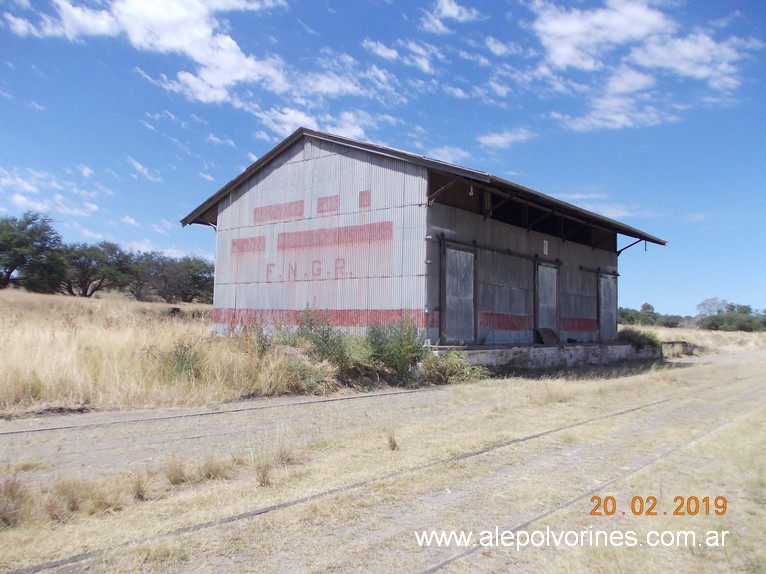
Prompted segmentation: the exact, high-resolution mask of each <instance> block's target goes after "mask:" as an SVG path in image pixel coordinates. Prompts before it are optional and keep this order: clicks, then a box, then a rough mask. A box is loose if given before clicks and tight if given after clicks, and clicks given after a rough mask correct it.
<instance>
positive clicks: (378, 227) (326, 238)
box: [277, 221, 394, 251]
mask: <svg viewBox="0 0 766 574" xmlns="http://www.w3.org/2000/svg"><path fill="white" fill-rule="evenodd" d="M393 238H394V222H393V221H381V222H380V223H368V224H365V225H349V226H345V227H335V228H332V227H324V228H320V229H311V230H308V231H291V232H285V233H280V234H279V235H278V236H277V250H279V251H285V250H287V249H315V248H319V247H327V246H331V245H342V244H353V243H374V242H377V241H391V240H392V239H393Z"/></svg>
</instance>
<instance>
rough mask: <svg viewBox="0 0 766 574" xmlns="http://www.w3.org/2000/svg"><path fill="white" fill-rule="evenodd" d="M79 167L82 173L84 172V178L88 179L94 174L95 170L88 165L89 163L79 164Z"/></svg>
mask: <svg viewBox="0 0 766 574" xmlns="http://www.w3.org/2000/svg"><path fill="white" fill-rule="evenodd" d="M77 169H78V170H79V171H80V173H81V174H82V176H83V177H84V178H86V179H88V178H89V177H90V176H92V175H93V170H92V169H91V168H90V167H88V166H87V165H84V164H79V165H78V166H77Z"/></svg>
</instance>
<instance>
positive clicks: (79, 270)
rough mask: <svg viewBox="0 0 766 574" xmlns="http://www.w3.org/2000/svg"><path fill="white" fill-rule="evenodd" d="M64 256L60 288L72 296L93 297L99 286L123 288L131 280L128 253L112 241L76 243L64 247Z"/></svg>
mask: <svg viewBox="0 0 766 574" xmlns="http://www.w3.org/2000/svg"><path fill="white" fill-rule="evenodd" d="M64 255H65V257H66V261H67V273H66V278H65V279H64V282H63V290H64V291H66V292H67V293H69V294H70V295H72V296H78V295H79V296H80V297H92V296H93V294H94V293H96V292H98V291H101V290H102V289H123V288H125V287H126V286H127V285H129V283H130V274H129V266H130V259H129V255H128V254H127V253H126V252H125V251H123V249H122V248H121V247H120V246H119V245H117V244H115V243H110V242H107V241H102V242H101V243H99V244H97V245H88V244H87V243H75V244H72V245H67V246H66V247H65V248H64Z"/></svg>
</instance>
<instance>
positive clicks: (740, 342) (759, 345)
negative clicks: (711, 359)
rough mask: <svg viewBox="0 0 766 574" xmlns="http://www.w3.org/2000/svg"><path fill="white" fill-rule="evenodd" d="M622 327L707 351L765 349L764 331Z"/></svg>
mask: <svg viewBox="0 0 766 574" xmlns="http://www.w3.org/2000/svg"><path fill="white" fill-rule="evenodd" d="M623 328H626V329H627V328H630V329H635V330H637V331H643V332H650V333H655V334H656V335H657V336H658V337H659V339H660V340H661V341H687V342H689V343H694V344H695V345H699V346H701V347H704V348H705V350H707V351H709V352H718V351H735V350H738V349H739V350H742V349H744V350H754V349H766V333H745V332H744V331H706V330H704V329H680V328H677V329H671V328H669V327H654V326H651V327H649V326H638V325H630V326H624V327H623V326H620V329H623Z"/></svg>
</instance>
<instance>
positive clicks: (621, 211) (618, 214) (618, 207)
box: [579, 202, 636, 219]
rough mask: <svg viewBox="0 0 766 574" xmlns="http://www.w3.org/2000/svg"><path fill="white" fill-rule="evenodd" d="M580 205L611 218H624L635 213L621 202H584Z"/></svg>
mask: <svg viewBox="0 0 766 574" xmlns="http://www.w3.org/2000/svg"><path fill="white" fill-rule="evenodd" d="M579 206H580V207H582V208H583V209H587V210H588V211H592V212H593V213H598V214H601V215H603V216H604V217H611V218H612V219H625V218H627V217H629V216H632V215H635V214H636V213H635V211H634V210H633V209H631V208H630V207H628V206H627V205H624V204H622V203H609V202H591V203H588V202H585V203H580V204H579Z"/></svg>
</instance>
